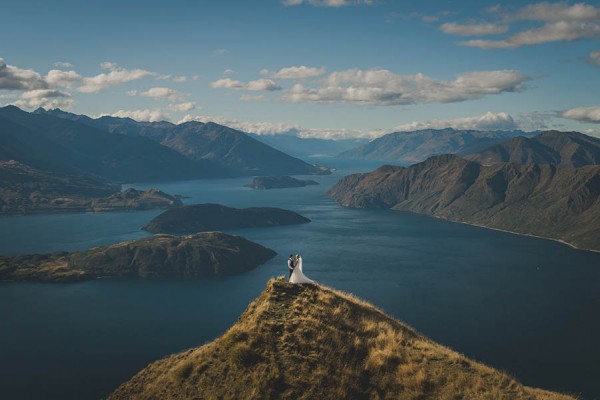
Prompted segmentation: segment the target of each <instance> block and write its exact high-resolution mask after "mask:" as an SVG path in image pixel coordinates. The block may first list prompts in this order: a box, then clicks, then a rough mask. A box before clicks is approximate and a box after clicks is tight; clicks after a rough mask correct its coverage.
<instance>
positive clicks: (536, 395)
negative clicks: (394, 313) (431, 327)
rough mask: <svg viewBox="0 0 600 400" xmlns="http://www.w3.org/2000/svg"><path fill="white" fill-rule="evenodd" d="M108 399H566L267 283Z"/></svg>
mask: <svg viewBox="0 0 600 400" xmlns="http://www.w3.org/2000/svg"><path fill="white" fill-rule="evenodd" d="M108 399H110V400H121V399H123V400H125V399H127V400H141V399H290V400H291V399H294V400H304V399H306V400H308V399H332V400H333V399H474V400H480V399H481V400H482V399H506V400H508V399H510V400H525V399H527V400H551V399H553V400H567V399H573V398H572V397H570V396H566V395H561V394H559V393H554V392H549V391H545V390H542V389H534V388H530V387H526V386H523V385H522V384H520V383H519V382H518V381H516V379H515V378H513V377H511V376H509V375H507V374H505V373H503V372H500V371H497V370H495V369H493V368H490V367H488V366H485V365H483V364H480V363H478V362H476V361H474V360H471V359H468V358H467V357H465V356H463V355H461V354H459V353H457V352H455V351H453V350H451V349H448V348H446V347H444V346H442V345H440V344H438V343H435V342H433V341H432V340H430V339H428V338H426V337H424V336H423V335H421V334H419V333H417V332H416V331H415V330H413V329H412V328H410V327H408V326H407V325H405V324H403V323H402V322H400V321H397V320H395V319H393V318H392V317H390V316H388V315H386V314H384V313H383V312H382V311H381V310H378V309H377V308H375V307H373V306H372V305H370V304H368V303H366V302H364V301H361V300H359V299H357V298H355V297H353V296H351V295H348V294H345V293H341V292H339V291H336V290H333V289H330V288H327V287H325V286H320V285H292V284H289V283H287V282H285V281H284V280H283V279H278V280H271V281H269V282H268V284H267V287H266V288H265V290H264V291H263V292H262V293H261V294H260V296H259V297H258V298H257V299H256V300H254V301H253V302H252V303H251V304H250V305H249V306H248V308H247V309H246V311H245V312H244V313H243V315H242V316H241V317H240V318H239V319H238V320H237V322H236V323H235V324H234V325H233V326H232V327H231V328H230V329H228V330H227V332H225V333H224V334H223V335H222V336H221V337H219V338H217V339H216V340H214V341H212V342H210V343H207V344H205V345H203V346H200V347H196V348H192V349H188V350H184V351H182V352H180V353H178V354H174V355H171V356H168V357H166V358H164V359H162V360H159V361H156V362H154V363H152V364H150V365H148V366H147V367H146V368H144V369H143V370H142V371H140V372H139V373H137V374H136V375H135V376H134V377H132V378H131V379H130V380H129V381H127V382H125V383H123V384H122V385H121V386H119V387H118V388H117V389H116V390H115V391H114V392H113V393H112V394H111V395H110V396H109V397H108Z"/></svg>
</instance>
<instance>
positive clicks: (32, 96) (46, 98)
mask: <svg viewBox="0 0 600 400" xmlns="http://www.w3.org/2000/svg"><path fill="white" fill-rule="evenodd" d="M11 104H13V105H15V106H17V107H21V108H38V107H43V108H70V107H72V106H73V104H74V101H73V99H71V95H69V94H68V93H64V92H61V91H59V90H55V89H35V90H30V91H27V92H23V93H22V94H21V97H20V98H19V99H18V100H16V101H13V102H12V103H11Z"/></svg>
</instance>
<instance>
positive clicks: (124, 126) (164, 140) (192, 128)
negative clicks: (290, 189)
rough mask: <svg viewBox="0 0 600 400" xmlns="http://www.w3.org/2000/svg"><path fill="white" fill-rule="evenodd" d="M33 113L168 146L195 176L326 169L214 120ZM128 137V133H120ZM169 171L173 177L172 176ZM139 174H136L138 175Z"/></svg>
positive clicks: (49, 111)
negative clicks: (141, 119) (146, 119)
mask: <svg viewBox="0 0 600 400" xmlns="http://www.w3.org/2000/svg"><path fill="white" fill-rule="evenodd" d="M34 113H35V114H39V115H44V116H46V117H52V118H55V119H59V120H63V121H70V122H72V123H73V122H75V123H77V125H83V126H86V127H90V128H94V129H97V130H99V131H102V132H105V133H106V132H108V133H111V134H112V136H117V137H123V138H129V139H127V140H133V139H135V140H139V141H150V142H152V143H153V144H154V145H155V146H158V147H160V148H162V149H164V151H167V150H170V151H171V152H174V153H175V154H177V155H178V156H179V157H182V158H183V159H185V160H186V162H188V163H189V162H191V163H192V164H194V165H195V167H192V168H191V171H193V172H194V174H195V176H200V177H203V176H204V177H226V176H252V175H272V174H275V173H279V174H281V173H283V174H289V175H306V174H308V175H310V174H324V173H329V172H330V171H329V170H328V169H327V168H323V167H317V166H314V165H311V164H308V163H305V162H304V161H302V160H299V159H297V158H295V157H292V156H289V155H287V154H285V153H282V152H281V151H279V150H276V149H274V148H272V147H270V146H268V145H266V144H264V143H262V142H260V141H258V140H256V139H254V138H252V137H250V136H249V135H247V134H245V133H243V132H240V131H238V130H235V129H231V128H228V127H226V126H222V125H219V124H215V123H213V122H208V123H202V122H195V121H192V122H187V123H183V124H179V125H175V124H172V123H170V122H166V121H161V122H137V121H134V120H132V119H130V118H116V117H101V118H98V119H92V118H89V117H87V116H85V115H76V114H71V113H67V112H64V111H61V110H58V109H56V110H48V111H46V110H44V109H38V110H36V111H35V112H34ZM123 140H126V139H123ZM176 178H177V177H176V176H172V177H171V179H176ZM138 180H139V179H138Z"/></svg>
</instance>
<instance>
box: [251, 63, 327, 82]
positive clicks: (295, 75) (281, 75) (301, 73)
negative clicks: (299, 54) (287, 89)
mask: <svg viewBox="0 0 600 400" xmlns="http://www.w3.org/2000/svg"><path fill="white" fill-rule="evenodd" d="M260 73H261V74H262V75H270V76H271V77H272V78H275V79H304V78H314V77H315V76H319V75H323V74H324V73H325V68H324V67H321V68H315V67H307V66H304V65H300V66H297V67H286V68H281V69H280V70H279V71H277V72H270V71H269V70H266V69H263V70H262V71H260Z"/></svg>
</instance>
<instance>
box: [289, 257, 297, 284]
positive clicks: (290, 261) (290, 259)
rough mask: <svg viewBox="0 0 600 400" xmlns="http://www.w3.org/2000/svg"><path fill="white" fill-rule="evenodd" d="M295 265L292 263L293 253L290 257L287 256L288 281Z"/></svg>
mask: <svg viewBox="0 0 600 400" xmlns="http://www.w3.org/2000/svg"><path fill="white" fill-rule="evenodd" d="M295 267H296V265H295V264H294V255H293V254H290V258H288V269H289V270H290V273H289V274H288V281H289V280H290V278H291V277H292V273H293V272H294V268H295Z"/></svg>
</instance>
